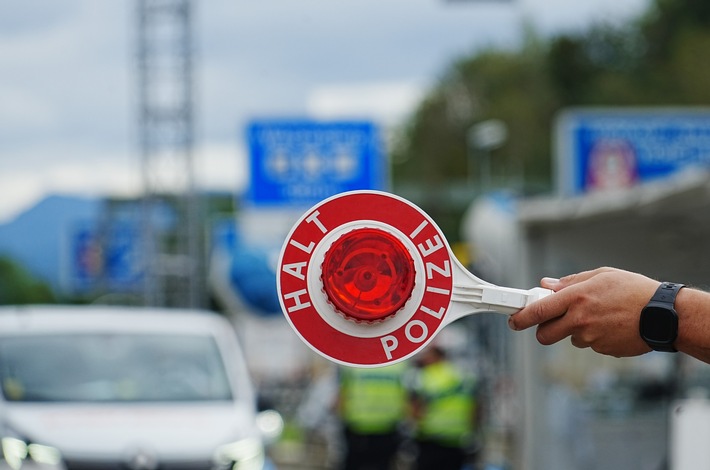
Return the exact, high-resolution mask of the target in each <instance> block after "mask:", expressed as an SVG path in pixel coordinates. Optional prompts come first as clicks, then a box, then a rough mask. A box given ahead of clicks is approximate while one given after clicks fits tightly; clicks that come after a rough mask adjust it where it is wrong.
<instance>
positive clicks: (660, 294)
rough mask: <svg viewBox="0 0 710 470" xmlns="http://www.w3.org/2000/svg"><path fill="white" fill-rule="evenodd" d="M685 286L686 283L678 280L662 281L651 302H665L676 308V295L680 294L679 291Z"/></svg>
mask: <svg viewBox="0 0 710 470" xmlns="http://www.w3.org/2000/svg"><path fill="white" fill-rule="evenodd" d="M683 287H685V284H678V283H676V282H661V285H660V286H658V289H656V293H655V294H653V297H651V302H663V303H666V304H669V305H670V307H671V308H674V309H675V307H674V305H675V297H676V295H678V291H679V290H681V289H682V288H683Z"/></svg>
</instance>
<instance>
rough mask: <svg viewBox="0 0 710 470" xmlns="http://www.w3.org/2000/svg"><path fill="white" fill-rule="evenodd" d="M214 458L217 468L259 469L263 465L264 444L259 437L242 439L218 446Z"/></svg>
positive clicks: (233, 469)
mask: <svg viewBox="0 0 710 470" xmlns="http://www.w3.org/2000/svg"><path fill="white" fill-rule="evenodd" d="M214 460H215V463H216V464H217V468H218V469H224V470H261V469H262V468H263V467H264V446H263V445H262V443H261V441H260V440H259V439H242V440H240V441H236V442H232V443H229V444H225V445H223V446H221V447H219V448H218V449H217V450H216V451H215V455H214Z"/></svg>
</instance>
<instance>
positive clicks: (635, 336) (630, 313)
mask: <svg viewBox="0 0 710 470" xmlns="http://www.w3.org/2000/svg"><path fill="white" fill-rule="evenodd" d="M541 285H542V287H545V288H548V289H552V290H553V291H555V293H554V294H552V295H550V296H548V297H544V298H542V299H541V300H538V301H537V302H534V303H532V304H530V305H528V306H527V307H525V308H524V309H522V310H520V311H519V312H517V313H515V314H514V315H512V316H511V317H510V318H509V320H508V324H509V325H510V328H511V329H513V330H524V329H527V328H530V327H531V326H534V325H537V334H536V336H537V340H538V341H539V342H540V344H543V345H550V344H554V343H557V342H558V341H560V340H562V339H564V338H566V337H568V336H569V337H570V340H571V342H572V344H573V345H574V346H576V347H578V348H589V347H591V348H592V349H593V350H594V351H596V352H598V353H601V354H606V355H610V356H616V357H628V356H638V355H640V354H644V353H646V352H649V351H650V350H651V348H650V347H649V346H648V345H647V344H646V343H645V342H644V341H643V340H642V339H641V336H640V335H639V317H640V315H641V310H642V309H643V308H644V307H645V306H646V304H647V303H648V301H649V300H650V299H651V297H653V294H654V292H656V289H657V288H658V286H659V285H660V282H658V281H655V280H653V279H651V278H648V277H646V276H643V275H641V274H637V273H632V272H629V271H623V270H620V269H615V268H606V267H605V268H598V269H595V270H592V271H585V272H581V273H578V274H572V275H570V276H565V277H563V278H562V279H550V278H544V279H543V280H542V282H541Z"/></svg>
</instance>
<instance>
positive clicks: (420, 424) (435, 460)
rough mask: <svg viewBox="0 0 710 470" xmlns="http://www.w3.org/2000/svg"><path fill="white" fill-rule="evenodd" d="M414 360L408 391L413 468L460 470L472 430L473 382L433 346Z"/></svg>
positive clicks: (474, 411) (474, 408)
mask: <svg viewBox="0 0 710 470" xmlns="http://www.w3.org/2000/svg"><path fill="white" fill-rule="evenodd" d="M418 363H419V364H420V366H421V368H420V370H419V372H418V374H417V376H416V378H415V379H414V383H413V385H412V390H411V402H412V416H413V418H414V425H415V438H416V444H417V451H418V452H417V458H416V464H415V469H416V470H432V469H436V470H460V469H461V468H462V467H463V465H464V463H465V462H466V456H467V455H466V449H467V448H468V447H469V445H470V443H471V439H472V438H473V436H474V432H475V431H476V429H475V427H476V412H477V402H476V397H475V388H474V385H475V384H474V383H473V380H471V379H469V378H466V377H465V376H464V375H463V374H462V373H461V372H460V371H459V370H458V369H457V368H456V367H455V366H454V365H453V364H452V363H451V362H449V361H448V360H447V358H446V353H445V351H444V350H443V349H442V348H440V347H438V346H436V345H433V346H429V347H428V348H427V349H425V350H424V351H423V352H422V353H420V356H419V358H418Z"/></svg>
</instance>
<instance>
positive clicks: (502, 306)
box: [446, 254, 552, 324]
mask: <svg viewBox="0 0 710 470" xmlns="http://www.w3.org/2000/svg"><path fill="white" fill-rule="evenodd" d="M452 259H454V260H455V258H453V254H452ZM455 266H456V267H455V268H454V289H453V292H452V297H451V306H450V308H449V312H448V313H447V317H446V324H449V323H451V322H453V321H455V320H458V319H459V318H461V317H465V316H467V315H473V314H475V313H481V312H497V313H501V314H504V315H512V314H514V313H515V312H517V311H519V310H520V309H522V308H523V307H526V306H528V305H530V304H531V303H533V302H535V301H537V300H539V299H542V298H543V297H547V296H548V295H550V294H552V291H551V290H550V289H544V288H542V287H534V288H532V289H527V290H526V289H515V288H513V287H500V286H496V285H494V284H491V283H490V282H486V281H484V280H482V279H479V278H478V277H476V276H474V275H473V274H472V273H471V272H469V271H468V270H467V269H466V268H464V267H463V266H462V265H460V264H459V263H458V262H455Z"/></svg>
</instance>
